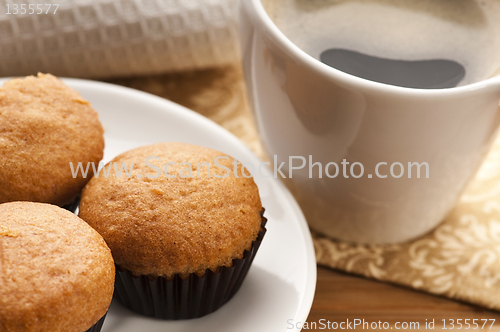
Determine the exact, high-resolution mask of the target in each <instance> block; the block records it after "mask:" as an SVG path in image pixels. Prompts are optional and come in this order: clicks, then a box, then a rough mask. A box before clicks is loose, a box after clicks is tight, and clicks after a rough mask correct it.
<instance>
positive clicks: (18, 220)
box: [0, 202, 115, 332]
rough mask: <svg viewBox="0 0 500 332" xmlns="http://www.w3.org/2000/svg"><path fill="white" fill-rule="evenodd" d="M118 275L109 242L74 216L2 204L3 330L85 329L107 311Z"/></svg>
mask: <svg viewBox="0 0 500 332" xmlns="http://www.w3.org/2000/svg"><path fill="white" fill-rule="evenodd" d="M114 277H115V271H114V263H113V259H112V256H111V252H110V250H109V248H108V247H107V246H106V243H105V242H104V240H103V239H102V237H101V236H100V235H99V234H98V233H97V232H96V231H94V230H93V229H92V228H91V227H89V226H88V225H87V224H86V223H85V222H84V221H83V220H81V219H80V218H78V217H77V216H76V215H74V214H73V213H71V212H68V211H66V210H64V209H62V208H59V207H57V206H54V205H49V204H42V203H30V202H13V203H5V204H0V331H2V332H28V331H29V332H32V331H33V332H34V331H36V332H83V331H86V330H88V329H89V328H90V327H91V326H92V325H94V324H95V323H96V322H97V321H98V320H99V319H100V318H101V317H102V316H103V315H104V314H105V313H106V311H107V309H108V306H109V304H110V302H111V298H112V296H113V288H114Z"/></svg>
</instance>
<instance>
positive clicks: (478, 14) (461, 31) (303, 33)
mask: <svg viewBox="0 0 500 332" xmlns="http://www.w3.org/2000/svg"><path fill="white" fill-rule="evenodd" d="M261 1H262V3H263V5H264V8H265V9H266V11H267V12H268V14H269V16H270V17H271V19H272V20H273V21H274V22H275V24H276V25H277V27H278V28H279V29H280V30H281V31H282V32H283V33H284V34H285V35H286V36H287V38H289V39H290V40H291V41H292V42H293V43H294V44H296V45H297V46H298V47H300V48H301V49H302V50H304V51H305V52H306V53H308V54H309V55H311V56H313V57H314V58H316V59H319V57H320V54H321V53H322V52H323V51H325V50H327V49H330V48H340V49H348V50H353V51H357V52H361V53H365V54H368V55H372V56H377V57H382V58H387V59H398V60H431V59H447V60H453V61H456V62H458V63H460V64H461V65H463V66H464V67H465V69H466V75H465V77H464V79H463V80H462V81H461V82H460V84H459V85H467V84H471V83H474V82H478V81H481V80H484V79H487V78H490V77H492V76H495V75H499V74H500V1H499V0H479V1H476V0H454V1H450V0H393V1H391V0H261Z"/></svg>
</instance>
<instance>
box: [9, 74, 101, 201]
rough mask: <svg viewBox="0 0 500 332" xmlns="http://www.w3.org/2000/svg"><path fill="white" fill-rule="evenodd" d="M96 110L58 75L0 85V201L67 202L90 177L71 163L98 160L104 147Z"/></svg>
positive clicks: (29, 77)
mask: <svg viewBox="0 0 500 332" xmlns="http://www.w3.org/2000/svg"><path fill="white" fill-rule="evenodd" d="M103 132H104V131H103V128H102V126H101V124H100V122H99V118H98V115H97V112H96V111H95V110H94V109H93V108H92V107H91V106H90V104H89V102H88V101H86V100H85V99H83V98H82V97H81V96H80V95H79V94H78V93H77V92H76V91H75V90H73V89H71V88H69V87H68V86H67V85H65V84H64V83H63V82H62V81H60V80H59V79H57V78H56V77H54V76H52V75H50V74H47V75H44V74H38V77H34V76H28V77H26V78H24V79H20V78H17V79H13V80H10V81H7V82H5V83H4V85H3V86H2V87H0V183H1V185H0V203H4V202H11V201H36V202H45V203H52V204H56V205H64V204H68V203H71V202H72V201H73V200H74V198H75V197H76V196H77V195H78V194H79V193H80V191H81V190H82V188H83V187H84V186H85V184H86V183H87V182H88V180H90V178H87V179H84V178H83V177H82V175H81V174H79V176H78V177H77V178H73V176H72V174H71V168H70V165H69V163H70V162H73V164H74V165H75V168H76V165H77V164H78V162H82V163H83V165H84V166H86V164H87V162H94V163H96V165H97V163H98V162H99V161H100V160H101V159H102V156H103V150H104V137H103Z"/></svg>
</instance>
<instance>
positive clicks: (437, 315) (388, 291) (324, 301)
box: [303, 267, 500, 331]
mask: <svg viewBox="0 0 500 332" xmlns="http://www.w3.org/2000/svg"><path fill="white" fill-rule="evenodd" d="M322 319H323V321H320V320H322ZM347 319H349V321H351V322H352V321H353V320H354V319H360V320H361V322H362V320H363V319H364V320H365V322H368V323H369V324H371V323H373V322H376V323H377V326H378V322H379V321H380V322H381V323H384V322H387V323H388V324H389V325H387V324H386V325H385V326H386V327H387V326H390V327H389V329H391V327H392V329H396V326H397V327H403V326H406V325H403V324H404V323H407V324H409V323H410V322H419V325H420V326H419V327H420V328H419V329H416V325H415V324H414V325H412V330H426V327H425V324H426V320H427V322H428V323H429V322H431V321H432V320H433V319H434V321H435V328H434V329H435V330H443V321H442V320H443V319H445V320H446V328H447V329H448V330H450V329H452V328H451V324H450V320H453V322H454V323H455V324H454V325H455V330H457V328H456V327H458V325H457V320H458V319H462V324H463V325H462V329H461V330H463V331H472V330H474V329H473V327H474V326H473V325H472V323H473V319H478V321H477V322H478V324H479V326H481V325H483V323H484V322H485V321H482V322H481V319H488V320H490V319H495V320H496V321H495V323H494V325H493V328H492V329H491V331H500V313H497V312H493V311H489V310H486V309H483V308H479V307H476V306H471V305H468V304H464V303H460V302H456V301H452V300H448V299H446V298H441V297H437V296H433V295H429V294H425V293H422V292H417V291H414V290H411V289H408V288H403V287H399V286H394V285H389V284H385V283H381V282H377V281H373V280H368V279H365V278H361V277H356V276H352V275H349V274H345V273H342V272H338V271H334V270H331V269H327V268H323V267H318V281H317V285H316V294H315V297H314V302H313V305H312V308H311V312H310V314H309V318H308V320H307V324H308V325H306V326H304V329H303V331H328V330H330V331H333V329H332V328H330V329H328V325H327V326H326V327H327V328H323V329H322V327H323V325H321V324H320V323H321V322H323V323H324V324H328V321H330V322H337V323H341V322H347ZM465 319H470V321H469V323H470V324H471V326H470V328H469V329H466V328H465V325H464V323H465V321H464V320H465ZM314 322H315V323H316V328H314V326H311V325H314V324H312V323H314ZM397 322H399V324H398V325H396V323H397ZM491 322H492V321H488V324H487V327H489V326H490V325H491ZM352 324H353V323H351V326H353V325H352ZM342 326H344V327H347V326H345V325H342ZM374 326H375V325H374ZM365 327H366V325H365ZM407 327H408V329H410V326H409V325H408V326H407ZM306 328H308V329H306ZM356 329H359V330H362V327H361V326H357V328H356ZM339 330H340V328H339ZM365 330H366V329H365ZM369 330H371V331H383V330H385V329H384V328H383V326H382V328H380V329H379V328H378V327H377V329H371V328H370V329H369ZM427 330H430V328H428V329H427ZM479 330H481V328H476V329H475V330H474V331H479ZM485 330H488V329H485Z"/></svg>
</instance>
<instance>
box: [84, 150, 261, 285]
mask: <svg viewBox="0 0 500 332" xmlns="http://www.w3.org/2000/svg"><path fill="white" fill-rule="evenodd" d="M218 157H219V158H218ZM233 161H234V159H233V158H231V157H229V156H227V155H226V154H223V153H222V152H219V151H215V150H212V149H208V148H204V147H200V146H195V145H190V144H184V143H159V144H154V145H149V146H143V147H140V148H137V149H134V150H131V151H128V152H125V153H123V154H121V155H120V156H118V157H116V158H115V159H113V160H112V161H111V162H110V163H108V164H107V166H106V169H109V168H110V167H111V170H112V171H111V172H110V174H109V176H108V177H107V178H105V177H103V176H99V178H93V179H92V180H91V181H90V182H89V183H88V185H87V186H86V187H85V189H84V190H83V193H82V200H81V203H80V217H81V218H82V219H83V220H85V221H87V222H88V223H89V224H90V225H91V226H92V227H94V228H95V229H96V230H97V231H98V232H99V233H100V234H101V235H102V236H103V238H104V240H105V241H106V242H107V244H108V245H109V247H110V249H111V251H112V253H113V257H114V259H115V262H116V264H117V265H119V266H120V267H121V268H124V269H127V270H129V271H131V272H132V273H133V274H134V275H149V276H152V277H156V276H163V277H166V278H171V277H172V276H173V275H174V274H179V275H180V276H181V277H183V278H186V277H188V276H189V274H190V273H196V274H198V275H199V276H202V275H203V274H204V273H205V270H206V269H212V270H213V271H215V270H216V269H217V268H218V267H220V266H231V264H232V260H233V259H235V258H242V257H243V253H244V251H245V250H249V249H250V248H251V245H252V241H253V240H255V239H256V238H257V235H258V232H259V230H260V225H261V217H260V211H261V209H262V204H261V201H260V197H259V191H258V188H257V186H256V184H255V182H254V181H253V178H252V177H251V176H250V173H249V172H248V171H247V170H246V171H245V175H246V176H248V177H244V176H243V174H242V167H241V164H238V165H237V166H236V167H235V165H234V164H233ZM132 163H133V170H132V171H131V172H130V169H131V168H132V167H131V165H132ZM114 165H116V166H114ZM189 165H191V169H192V171H191V174H189V173H190V172H189V167H190V166H189ZM207 165H209V166H210V167H207ZM122 166H123V167H125V166H126V167H127V168H128V170H129V172H130V173H129V175H126V174H125V173H123V174H121V176H120V177H118V176H117V173H116V172H115V167H116V169H118V170H120V168H121V167H122ZM235 169H236V171H235ZM167 172H168V173H167ZM209 172H210V173H209ZM101 175H102V173H101ZM190 175H191V176H190Z"/></svg>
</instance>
